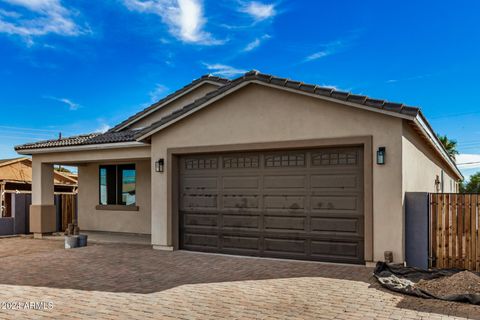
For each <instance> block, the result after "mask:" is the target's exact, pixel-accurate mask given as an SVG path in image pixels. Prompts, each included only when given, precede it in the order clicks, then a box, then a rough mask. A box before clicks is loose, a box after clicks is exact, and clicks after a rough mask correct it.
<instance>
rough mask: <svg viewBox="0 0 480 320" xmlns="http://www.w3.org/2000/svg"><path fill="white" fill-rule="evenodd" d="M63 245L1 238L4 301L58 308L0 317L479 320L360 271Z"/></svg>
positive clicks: (456, 306)
mask: <svg viewBox="0 0 480 320" xmlns="http://www.w3.org/2000/svg"><path fill="white" fill-rule="evenodd" d="M61 245H62V243H61V242H58V241H47V240H33V239H20V238H10V239H0V252H1V253H2V254H0V301H4V302H5V301H9V302H17V301H19V302H30V301H33V302H39V301H46V302H52V303H53V308H51V309H48V308H47V309H45V310H40V311H39V310H32V309H26V310H25V309H22V310H0V318H2V319H3V318H14V317H16V318H18V317H28V318H44V317H45V318H57V319H63V318H70V319H77V318H78V319H81V318H92V319H116V318H124V319H133V318H137V319H163V318H180V319H194V318H197V319H198V318H202V319H203V318H206V319H208V318H215V319H231V318H238V319H240V318H241V319H254V318H261V319H284V318H295V319H309V318H310V319H320V318H325V319H332V318H337V319H359V318H393V319H420V318H426V319H441V318H444V317H447V316H449V315H450V316H452V317H473V318H475V317H476V318H478V319H480V307H476V306H470V305H465V304H460V303H449V302H442V301H433V300H422V299H418V298H413V297H405V296H402V295H398V294H393V293H391V292H387V291H385V290H383V289H382V288H380V287H379V286H378V285H377V284H376V282H375V280H374V279H373V278H372V276H371V271H372V270H371V269H368V268H365V267H361V266H339V265H327V264H320V263H309V262H297V261H280V260H267V259H255V258H240V257H229V256H220V255H206V254H198V253H191V252H184V251H176V252H161V251H155V250H152V249H150V248H149V247H146V246H134V245H92V246H89V247H86V248H81V249H74V250H64V249H61ZM27 248H28V250H27ZM35 248H38V252H36V250H35ZM46 248H47V249H49V250H46Z"/></svg>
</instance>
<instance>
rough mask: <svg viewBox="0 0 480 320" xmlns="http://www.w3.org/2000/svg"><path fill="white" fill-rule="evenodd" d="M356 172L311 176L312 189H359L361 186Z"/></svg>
mask: <svg viewBox="0 0 480 320" xmlns="http://www.w3.org/2000/svg"><path fill="white" fill-rule="evenodd" d="M358 180H359V179H358V176H357V174H356V173H351V174H316V175H312V176H311V178H310V185H311V188H312V190H314V191H317V189H320V190H322V191H327V192H328V191H330V190H335V189H341V190H348V191H352V190H359V189H360V188H361V186H360V183H359V181H358Z"/></svg>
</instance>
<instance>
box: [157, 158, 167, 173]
mask: <svg viewBox="0 0 480 320" xmlns="http://www.w3.org/2000/svg"><path fill="white" fill-rule="evenodd" d="M164 166H165V161H164V160H163V159H158V160H157V161H155V172H163V170H164Z"/></svg>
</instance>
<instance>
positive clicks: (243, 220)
mask: <svg viewBox="0 0 480 320" xmlns="http://www.w3.org/2000/svg"><path fill="white" fill-rule="evenodd" d="M223 227H224V228H249V229H257V230H258V229H259V227H260V216H258V215H223Z"/></svg>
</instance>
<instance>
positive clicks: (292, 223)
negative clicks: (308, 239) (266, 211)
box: [264, 216, 306, 231]
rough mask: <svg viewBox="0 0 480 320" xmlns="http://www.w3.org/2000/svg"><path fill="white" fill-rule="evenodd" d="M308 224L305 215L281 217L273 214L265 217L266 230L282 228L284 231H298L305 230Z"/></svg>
mask: <svg viewBox="0 0 480 320" xmlns="http://www.w3.org/2000/svg"><path fill="white" fill-rule="evenodd" d="M305 226H306V218H303V217H291V216H288V217H280V216H271V217H265V218H264V228H265V230H268V231H271V230H272V229H276V230H282V231H289V230H292V231H296V230H302V231H303V230H304V229H305Z"/></svg>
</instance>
